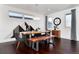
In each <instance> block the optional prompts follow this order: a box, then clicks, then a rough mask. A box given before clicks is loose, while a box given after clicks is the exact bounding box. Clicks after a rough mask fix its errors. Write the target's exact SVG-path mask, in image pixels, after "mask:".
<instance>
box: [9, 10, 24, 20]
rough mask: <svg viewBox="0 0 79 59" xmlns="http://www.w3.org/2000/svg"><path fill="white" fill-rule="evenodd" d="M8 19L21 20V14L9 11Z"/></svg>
mask: <svg viewBox="0 0 79 59" xmlns="http://www.w3.org/2000/svg"><path fill="white" fill-rule="evenodd" d="M9 17H12V18H21V19H22V18H23V14H21V13H19V12H15V11H9Z"/></svg>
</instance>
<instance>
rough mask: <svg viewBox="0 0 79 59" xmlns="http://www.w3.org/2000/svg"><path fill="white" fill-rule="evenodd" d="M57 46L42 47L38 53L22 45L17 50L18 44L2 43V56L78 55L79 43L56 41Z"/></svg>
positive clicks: (0, 46)
mask: <svg viewBox="0 0 79 59" xmlns="http://www.w3.org/2000/svg"><path fill="white" fill-rule="evenodd" d="M55 42H56V45H55V46H53V45H52V44H50V45H49V46H48V45H46V46H44V45H42V46H41V47H40V50H39V51H38V52H36V51H34V50H32V49H31V48H29V47H27V46H25V45H24V44H21V46H20V48H19V49H17V50H16V42H6V43H0V54H78V53H79V42H77V41H71V40H68V39H55Z"/></svg>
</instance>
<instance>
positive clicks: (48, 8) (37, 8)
mask: <svg viewBox="0 0 79 59" xmlns="http://www.w3.org/2000/svg"><path fill="white" fill-rule="evenodd" d="M8 6H12V7H16V8H21V9H25V10H27V11H31V12H35V13H38V14H43V15H48V14H51V13H54V12H58V11H61V10H65V9H68V8H72V7H75V6H78V4H9V5H8Z"/></svg>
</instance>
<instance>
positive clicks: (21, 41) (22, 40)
mask: <svg viewBox="0 0 79 59" xmlns="http://www.w3.org/2000/svg"><path fill="white" fill-rule="evenodd" d="M15 38H16V41H17V46H16V49H18V48H19V46H20V44H21V43H24V41H25V39H26V36H23V35H22V37H20V33H15Z"/></svg>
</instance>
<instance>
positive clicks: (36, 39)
mask: <svg viewBox="0 0 79 59" xmlns="http://www.w3.org/2000/svg"><path fill="white" fill-rule="evenodd" d="M46 33H49V35H45V36H39V37H33V38H32V35H35V34H46ZM22 35H29V39H28V41H29V45H28V46H29V47H31V48H32V49H33V50H35V51H39V42H40V41H44V40H47V42H48V43H49V42H50V40H49V39H52V38H53V37H54V35H52V31H23V32H20V37H22ZM35 43H36V44H35ZM52 43H53V42H52ZM35 45H36V47H35Z"/></svg>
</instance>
